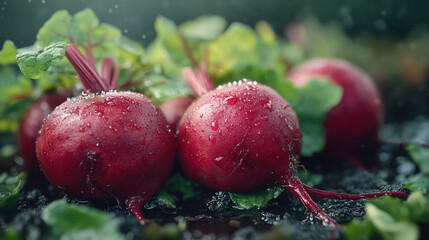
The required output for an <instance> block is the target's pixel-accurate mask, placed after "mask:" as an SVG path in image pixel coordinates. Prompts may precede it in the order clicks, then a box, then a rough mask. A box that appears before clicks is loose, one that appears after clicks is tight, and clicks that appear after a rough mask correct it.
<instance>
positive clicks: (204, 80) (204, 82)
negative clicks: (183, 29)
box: [178, 33, 214, 97]
mask: <svg viewBox="0 0 429 240" xmlns="http://www.w3.org/2000/svg"><path fill="white" fill-rule="evenodd" d="M178 34H179V37H180V40H181V41H182V44H183V47H184V48H185V52H186V55H188V57H189V59H190V60H191V63H192V65H193V66H194V69H195V73H196V74H195V73H193V76H190V73H189V72H188V70H184V75H185V79H186V81H187V82H188V84H189V85H190V86H191V88H192V89H194V87H193V85H194V86H195V85H196V83H197V82H198V84H199V85H200V86H199V87H198V88H202V89H203V91H201V92H204V93H203V94H201V92H200V91H199V92H195V91H194V94H195V95H196V97H199V96H202V95H204V94H205V93H207V92H208V91H211V90H213V89H214V87H213V83H212V80H211V79H210V77H209V75H208V73H207V72H206V71H205V70H207V69H205V70H203V69H202V68H201V67H200V64H198V61H197V60H196V59H195V56H194V54H193V53H192V49H191V47H190V46H189V44H188V42H187V41H186V39H185V37H184V36H183V35H182V34H180V33H178ZM204 55H208V53H205V54H204ZM204 65H205V68H208V65H209V63H208V58H206V59H205V61H204ZM185 71H187V72H185ZM186 73H188V74H186ZM188 78H189V80H188ZM190 82H191V83H192V85H191V84H190Z"/></svg>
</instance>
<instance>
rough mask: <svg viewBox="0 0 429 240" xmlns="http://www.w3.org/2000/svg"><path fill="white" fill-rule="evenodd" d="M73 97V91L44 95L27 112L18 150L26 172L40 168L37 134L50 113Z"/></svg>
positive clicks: (19, 132) (22, 122)
mask: <svg viewBox="0 0 429 240" xmlns="http://www.w3.org/2000/svg"><path fill="white" fill-rule="evenodd" d="M72 96H73V94H72V92H71V91H63V92H57V93H50V94H45V95H42V96H41V97H40V98H38V99H37V100H36V101H35V102H33V103H32V104H31V105H30V107H29V108H28V109H27V111H26V112H25V114H24V117H23V118H22V119H21V122H20V124H19V129H18V149H19V155H20V156H21V157H22V159H23V165H22V167H23V169H24V170H26V171H33V170H36V169H38V168H39V163H38V162H37V156H36V138H37V133H38V132H39V130H40V127H41V126H42V124H43V120H44V119H45V118H46V117H47V116H48V115H49V113H51V112H52V110H54V108H55V107H56V106H58V105H60V104H61V103H63V102H64V101H66V100H67V98H69V97H72Z"/></svg>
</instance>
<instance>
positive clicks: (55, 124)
mask: <svg viewBox="0 0 429 240" xmlns="http://www.w3.org/2000/svg"><path fill="white" fill-rule="evenodd" d="M66 56H67V57H68V58H69V60H70V62H71V63H72V64H73V66H74V67H75V69H76V71H77V73H78V76H79V78H80V79H81V81H82V83H83V86H84V88H85V89H87V91H94V89H96V91H101V93H97V94H88V95H82V96H80V97H76V98H72V99H71V100H69V101H67V102H64V103H63V104H61V105H60V106H58V107H57V108H56V109H55V110H54V111H53V112H52V113H51V114H50V116H49V117H48V118H47V119H46V121H45V123H44V124H43V126H42V129H41V131H40V134H39V135H38V138H37V144H36V152H37V157H38V159H39V163H40V167H41V169H42V171H43V173H44V174H45V176H46V178H47V179H48V180H49V182H51V183H52V184H53V185H54V186H56V187H57V188H59V189H61V190H62V191H64V192H66V193H69V194H72V195H75V196H80V197H86V198H107V199H109V198H110V199H116V200H117V201H118V202H125V203H126V204H127V206H128V208H129V209H130V211H131V212H132V213H133V214H134V215H135V216H136V217H137V218H138V219H139V220H140V221H143V216H142V215H141V213H140V207H142V206H143V205H144V203H145V202H146V201H147V200H148V199H149V198H151V197H152V195H153V194H154V193H155V192H156V191H157V190H158V188H159V187H160V186H161V185H162V184H163V183H164V182H165V181H166V180H167V178H168V176H169V175H170V172H171V169H172V167H173V160H174V153H175V140H174V136H173V133H172V132H171V130H170V129H169V127H168V124H167V120H166V119H165V117H164V115H163V114H162V112H161V111H160V109H159V108H158V107H156V106H155V104H153V103H152V101H151V100H150V99H149V98H147V97H145V96H143V95H142V94H140V93H133V92H116V91H108V89H109V88H113V86H112V84H113V83H114V82H115V80H114V79H111V82H110V83H109V81H110V79H109V76H110V74H106V72H108V71H107V70H106V67H108V66H110V65H111V64H108V65H106V64H105V65H103V72H104V73H103V77H101V76H100V75H98V73H97V72H96V70H95V69H94V68H93V67H92V65H91V64H89V62H88V61H87V60H86V59H85V57H83V55H82V54H81V53H80V52H79V50H77V48H76V47H75V46H73V45H72V46H68V47H67V49H66ZM108 62H109V61H105V63H108ZM113 76H117V74H113ZM103 81H104V83H103ZM109 85H110V86H109ZM104 91H107V92H104ZM94 92H95V91H94Z"/></svg>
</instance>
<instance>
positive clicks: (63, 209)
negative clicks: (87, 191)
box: [42, 200, 123, 240]
mask: <svg viewBox="0 0 429 240" xmlns="http://www.w3.org/2000/svg"><path fill="white" fill-rule="evenodd" d="M42 220H43V222H44V223H45V224H46V225H47V226H48V227H49V230H50V234H51V235H52V236H53V239H55V238H56V239H68V240H72V239H73V240H74V239H76V240H78V239H105V240H116V239H118V240H119V239H123V236H122V235H121V233H120V232H119V229H118V226H117V225H116V223H115V222H114V221H113V220H112V219H111V218H110V217H109V216H108V215H107V214H106V213H105V212H102V211H100V210H97V209H92V208H88V207H85V206H81V205H77V204H69V203H67V202H66V201H65V200H57V201H54V202H52V203H50V204H49V205H48V206H47V207H46V208H45V209H44V210H43V211H42Z"/></svg>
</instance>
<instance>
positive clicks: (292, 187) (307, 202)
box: [282, 178, 339, 228]
mask: <svg viewBox="0 0 429 240" xmlns="http://www.w3.org/2000/svg"><path fill="white" fill-rule="evenodd" d="M282 187H283V188H285V189H286V190H288V191H290V192H292V193H293V194H294V195H295V196H296V197H297V198H298V199H299V200H300V201H301V202H302V204H303V205H304V206H305V207H306V208H307V209H308V210H309V211H310V212H311V213H313V214H314V215H315V216H317V217H318V218H319V219H321V220H322V221H323V222H325V223H327V224H328V225H329V226H331V227H334V228H336V227H338V226H339V225H338V223H337V222H336V221H335V220H334V219H332V218H331V217H329V216H328V214H326V213H325V212H324V211H323V210H322V209H320V208H319V206H317V204H316V203H315V202H314V201H313V199H312V198H311V197H310V195H308V193H307V191H306V189H305V186H304V184H303V183H302V182H301V181H300V180H299V179H297V178H291V179H289V180H288V181H287V182H286V183H285V184H283V185H282Z"/></svg>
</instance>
